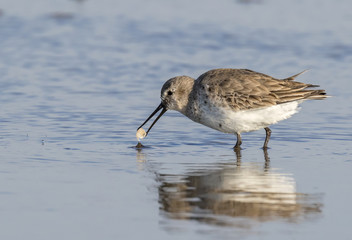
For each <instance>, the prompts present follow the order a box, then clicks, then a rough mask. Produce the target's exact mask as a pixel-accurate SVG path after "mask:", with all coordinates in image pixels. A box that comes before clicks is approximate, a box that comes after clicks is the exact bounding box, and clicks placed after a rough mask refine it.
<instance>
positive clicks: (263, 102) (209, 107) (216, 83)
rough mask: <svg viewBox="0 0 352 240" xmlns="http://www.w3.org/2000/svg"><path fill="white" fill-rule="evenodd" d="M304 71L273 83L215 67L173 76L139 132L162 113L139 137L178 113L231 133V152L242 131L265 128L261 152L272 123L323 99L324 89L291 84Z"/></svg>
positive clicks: (264, 77) (251, 74)
mask: <svg viewBox="0 0 352 240" xmlns="http://www.w3.org/2000/svg"><path fill="white" fill-rule="evenodd" d="M303 72H304V71H303ZM303 72H301V73H298V74H296V75H293V76H291V77H288V78H285V79H276V78H273V77H271V76H268V75H265V74H262V73H258V72H255V71H252V70H248V69H214V70H210V71H208V72H206V73H204V74H202V75H201V76H199V77H198V78H197V79H196V80H195V79H193V78H191V77H188V76H178V77H174V78H171V79H169V80H168V81H166V82H165V84H164V85H163V87H162V89H161V103H160V105H159V106H158V107H157V108H156V109H155V111H154V112H153V113H152V114H151V115H150V116H149V117H148V118H147V119H146V120H145V122H144V123H143V124H142V125H141V126H140V127H139V128H138V129H137V130H142V129H141V128H142V126H144V125H145V124H146V123H147V122H148V121H149V120H150V119H151V118H152V117H153V116H154V115H155V114H156V113H157V112H159V111H160V110H162V111H161V113H160V114H159V116H158V117H157V118H156V119H155V120H154V122H153V123H152V125H151V126H150V127H149V129H148V130H147V132H146V134H145V135H144V136H143V137H145V136H147V135H148V133H149V131H150V130H151V129H152V127H153V126H154V124H155V123H156V122H157V121H158V120H159V118H160V117H161V116H162V115H163V114H164V113H165V112H166V111H167V110H176V111H178V112H180V113H182V114H183V115H185V116H186V117H188V118H190V119H191V120H193V121H195V122H197V123H201V124H203V125H205V126H207V127H210V128H213V129H215V130H218V131H220V132H224V133H231V134H235V135H236V136H237V142H236V145H235V146H234V149H235V150H238V149H240V146H241V144H242V139H241V133H243V132H250V131H255V130H259V129H262V128H263V129H265V132H266V137H265V141H264V145H263V149H267V147H268V142H269V139H270V135H271V130H270V128H269V126H270V125H272V124H275V123H277V122H279V121H281V120H284V119H287V118H289V117H291V116H292V115H293V114H295V113H297V112H298V110H299V104H300V103H302V102H303V101H304V100H307V99H314V100H320V99H324V98H326V97H327V96H326V93H325V90H323V89H312V88H315V87H319V86H318V85H313V84H306V83H301V82H297V81H295V78H296V77H297V76H298V75H300V74H302V73H303Z"/></svg>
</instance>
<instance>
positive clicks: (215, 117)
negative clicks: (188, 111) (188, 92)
mask: <svg viewBox="0 0 352 240" xmlns="http://www.w3.org/2000/svg"><path fill="white" fill-rule="evenodd" d="M301 102H302V101H295V102H289V103H284V104H279V105H274V106H271V107H267V108H258V109H254V110H243V111H238V112H234V111H231V110H230V109H228V108H203V109H202V111H201V116H200V118H199V119H197V120H198V121H197V122H199V123H201V124H203V125H205V126H208V127H211V128H213V129H216V130H218V131H221V132H225V133H242V132H250V131H255V130H258V129H261V128H265V127H268V126H269V125H271V124H275V123H277V122H279V121H281V120H284V119H287V118H289V117H291V116H292V115H293V114H295V113H297V112H298V111H299V106H298V105H299V103H301Z"/></svg>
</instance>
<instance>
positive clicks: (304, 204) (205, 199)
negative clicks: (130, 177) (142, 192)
mask: <svg viewBox="0 0 352 240" xmlns="http://www.w3.org/2000/svg"><path fill="white" fill-rule="evenodd" d="M236 157H237V161H232V162H230V161H229V162H228V163H226V164H218V165H217V166H214V167H213V168H211V169H201V170H199V171H192V172H188V173H186V174H185V175H182V176H177V175H169V174H168V175H165V174H164V175H159V177H160V178H159V180H160V186H159V202H160V208H161V210H162V212H163V213H165V215H166V216H167V217H170V218H172V219H192V220H197V221H200V222H206V223H210V224H215V225H225V226H226V225H233V226H237V227H245V225H246V224H244V222H243V219H244V218H245V219H248V220H249V219H251V220H255V221H270V220H287V221H292V222H298V221H301V220H303V219H306V218H309V217H315V216H319V214H318V213H320V212H321V209H322V204H321V200H322V199H321V196H320V195H314V194H311V195H309V194H302V193H297V192H296V184H295V180H294V178H293V176H292V175H290V174H286V173H281V172H279V171H277V170H275V169H270V165H269V163H270V162H269V156H268V153H267V152H266V151H264V159H265V162H264V163H253V162H252V163H251V162H248V163H244V162H243V163H242V162H241V152H237V153H236ZM239 219H241V221H239ZM246 227H248V226H246Z"/></svg>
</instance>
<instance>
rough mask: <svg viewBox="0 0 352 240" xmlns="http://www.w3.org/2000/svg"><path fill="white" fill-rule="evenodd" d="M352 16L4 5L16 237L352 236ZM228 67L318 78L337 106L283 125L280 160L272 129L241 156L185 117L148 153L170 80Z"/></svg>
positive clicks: (163, 129)
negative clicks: (145, 131) (148, 122)
mask: <svg viewBox="0 0 352 240" xmlns="http://www.w3.org/2000/svg"><path fill="white" fill-rule="evenodd" d="M137 6H138V7H137ZM350 8H351V4H350V2H348V1H339V2H333V1H306V2H297V1H285V2H284V3H278V2H277V1H269V0H262V1H225V0H224V1H220V2H217V3H215V2H213V1H193V2H192V4H190V3H189V2H186V1H178V2H177V3H166V2H164V1H160V0H155V1H150V2H148V3H145V2H143V1H137V0H135V1H129V3H117V2H115V1H111V0H104V1H99V2H97V1H92V0H90V1H83V2H79V1H78V2H74V1H54V0H52V1H42V0H36V1H34V2H33V1H31V3H29V2H28V1H16V3H14V2H13V1H3V2H2V3H1V4H0V9H1V12H0V56H1V57H0V76H1V77H0V86H1V95H0V102H1V110H2V111H1V117H0V154H1V161H0V215H1V217H0V226H1V231H0V237H1V239H23V238H29V239H48V238H50V239H63V238H65V239H97V238H101V239H126V238H128V239H137V238H145V237H146V236H148V238H153V239H165V238H167V239H171V238H172V239H181V238H182V239H184V238H185V237H186V238H187V239H213V238H215V237H216V238H221V239H258V237H260V238H261V239H283V238H289V239H331V238H338V239H348V238H349V232H350V231H349V222H350V214H349V213H350V212H351V211H352V207H351V204H350V202H351V200H352V189H351V187H350V182H351V181H352V177H351V174H350V172H351V163H352V150H351V143H352V130H351V129H352V124H351V120H350V119H351V118H352V107H351V104H350V102H351V100H352V99H351V94H350V92H351V86H352V84H351V81H350V72H351V70H350V69H351V62H352V44H351V43H352V32H351V31H350V26H351V24H352V15H351V13H350V10H349V9H350ZM312 9H314V11H312ZM327 16H329V17H327ZM219 67H234V68H250V69H253V70H256V71H259V72H263V73H266V74H270V75H272V76H275V77H278V78H284V77H288V76H290V75H293V74H295V73H298V72H300V71H302V70H304V69H310V71H309V72H307V73H305V74H303V75H301V76H300V77H299V80H300V81H304V82H311V83H314V84H319V85H321V87H322V88H324V89H326V91H327V92H328V94H329V95H331V96H333V97H332V98H329V99H327V100H324V101H308V102H305V103H303V104H302V110H301V111H300V113H299V114H297V115H295V116H294V117H292V118H291V119H288V120H286V121H283V122H281V123H279V124H277V125H274V126H272V128H271V129H272V131H273V132H272V139H271V141H270V143H269V146H270V149H268V151H267V152H264V151H263V150H262V149H260V147H261V146H262V144H263V140H264V136H265V131H264V130H262V131H257V132H252V133H247V134H243V149H242V151H241V153H240V154H236V153H234V152H233V150H232V147H233V145H234V144H235V137H234V136H231V135H226V134H222V133H219V132H216V131H214V130H212V129H208V128H206V127H204V126H201V125H198V124H196V123H193V122H191V121H190V120H188V119H186V118H185V117H183V116H182V115H181V114H179V113H176V112H171V111H169V112H167V113H166V114H165V115H164V116H163V117H162V118H161V119H160V120H159V122H158V123H157V124H156V125H155V127H154V128H153V130H152V131H151V132H150V134H149V135H148V137H147V138H146V139H144V140H143V142H142V143H143V145H145V146H146V147H145V148H143V149H135V148H134V146H135V145H136V143H137V141H136V139H135V131H136V128H137V127H138V126H139V125H140V124H141V123H142V122H143V121H144V120H145V119H146V118H147V117H148V116H149V114H150V113H151V112H152V111H153V110H154V109H155V108H156V107H157V106H158V104H159V102H160V99H159V93H160V88H161V86H162V84H163V83H164V81H166V80H167V79H169V78H170V77H173V76H176V75H190V76H193V77H197V76H199V75H200V74H201V73H203V72H205V71H206V70H209V69H212V68H219Z"/></svg>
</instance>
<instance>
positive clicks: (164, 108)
mask: <svg viewBox="0 0 352 240" xmlns="http://www.w3.org/2000/svg"><path fill="white" fill-rule="evenodd" d="M160 109H162V111H161V113H160V114H159V116H158V117H157V118H156V119H155V120H154V122H153V123H152V125H150V127H149V128H148V131H147V133H146V135H145V136H147V135H148V133H149V131H150V129H152V127H153V126H154V124H155V123H156V122H157V121H158V120H159V118H161V116H162V115H163V114H164V113H165V112H166V111H167V109H166V107H164V105H163V104H162V103H160V105H159V106H158V107H157V108H156V109H155V110H154V112H153V113H152V114H150V116H149V117H148V118H147V120H145V121H144V123H143V124H142V125H140V126H139V128H137V131H138V129H140V128H141V127H143V126H144V124H146V123H147V122H148V121H149V119H151V118H152V117H153V116H154V115H155V114H156V113H157V112H159V111H160Z"/></svg>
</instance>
